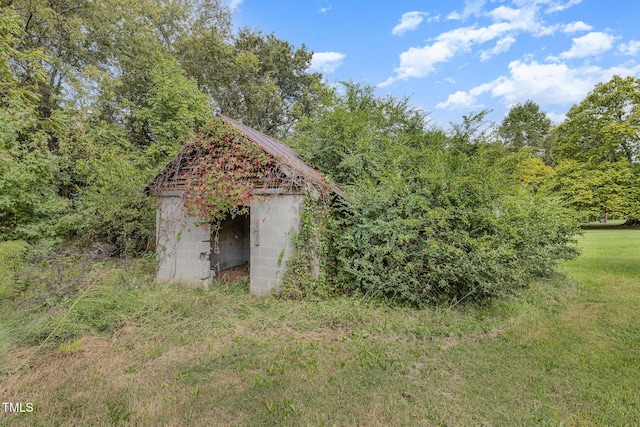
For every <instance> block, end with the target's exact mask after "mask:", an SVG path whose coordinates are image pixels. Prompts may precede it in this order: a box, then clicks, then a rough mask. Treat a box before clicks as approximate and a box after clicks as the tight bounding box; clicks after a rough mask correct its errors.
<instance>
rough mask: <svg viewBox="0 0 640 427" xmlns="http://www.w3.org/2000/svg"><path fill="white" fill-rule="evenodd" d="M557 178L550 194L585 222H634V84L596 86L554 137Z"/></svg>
mask: <svg viewBox="0 0 640 427" xmlns="http://www.w3.org/2000/svg"><path fill="white" fill-rule="evenodd" d="M552 154H553V159H554V162H555V163H556V164H557V170H558V171H559V174H558V176H557V179H556V180H555V183H554V185H553V187H552V188H553V189H554V190H557V191H560V192H561V193H562V194H563V195H565V198H566V200H568V201H569V203H571V204H572V205H573V206H574V207H575V208H576V209H577V210H578V211H580V212H581V213H582V214H583V215H586V216H589V217H594V216H595V217H601V216H605V217H606V216H607V215H608V214H615V215H619V216H622V217H626V218H627V219H628V220H629V221H630V223H633V222H637V220H638V218H639V214H640V212H639V211H638V183H639V182H640V157H638V156H639V155H640V78H636V77H631V76H629V77H625V78H623V77H620V76H614V77H613V78H611V80H609V81H608V82H606V83H602V84H598V85H597V86H596V87H595V88H594V90H593V91H592V92H590V93H589V95H587V97H586V98H585V99H584V100H583V101H582V102H581V103H579V104H577V105H574V106H573V107H571V109H570V110H569V112H568V113H567V119H566V120H565V121H564V122H563V123H562V124H560V125H559V126H558V127H557V128H556V129H555V132H554V142H553V149H552Z"/></svg>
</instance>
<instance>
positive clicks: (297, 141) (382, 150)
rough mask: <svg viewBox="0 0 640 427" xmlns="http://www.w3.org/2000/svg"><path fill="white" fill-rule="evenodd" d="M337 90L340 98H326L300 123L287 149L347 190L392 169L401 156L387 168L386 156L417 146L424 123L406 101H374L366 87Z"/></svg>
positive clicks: (349, 85) (351, 85)
mask: <svg viewBox="0 0 640 427" xmlns="http://www.w3.org/2000/svg"><path fill="white" fill-rule="evenodd" d="M343 86H344V92H345V93H344V94H343V95H339V94H338V93H337V91H335V90H333V91H332V92H329V93H327V94H326V96H325V97H324V98H323V101H322V103H323V104H324V105H323V106H322V107H321V108H318V109H317V110H316V112H315V113H314V114H312V115H310V116H307V117H305V118H304V119H303V120H302V121H301V123H300V124H299V126H298V127H297V133H296V135H295V138H293V139H292V140H291V144H292V145H294V146H295V148H296V149H297V150H298V152H299V153H300V154H301V155H302V156H303V157H304V158H305V159H306V160H307V161H309V162H310V163H311V164H313V165H315V166H317V167H319V168H320V169H321V170H322V171H323V172H324V173H325V174H327V175H328V176H329V177H331V178H332V179H333V180H335V181H336V182H338V183H340V184H347V185H349V184H353V183H355V182H356V181H358V180H361V179H363V178H366V177H369V178H375V177H376V176H377V175H379V174H380V173H382V171H383V170H384V169H387V168H389V167H394V168H395V167H396V166H395V165H398V164H399V162H400V160H401V159H403V158H404V157H405V154H403V153H398V155H399V157H398V158H396V159H394V160H393V161H392V162H391V163H389V160H390V159H389V157H387V155H388V152H389V150H390V149H391V147H392V146H394V145H395V146H402V145H404V144H407V145H419V144H421V142H422V137H423V132H424V127H425V123H426V121H427V118H426V116H425V114H424V113H423V112H421V111H419V110H417V109H415V108H413V107H411V106H410V105H409V101H408V99H406V98H405V99H400V100H398V99H395V98H393V97H387V98H378V97H376V96H375V95H374V91H375V88H374V87H372V86H361V85H358V84H355V83H343ZM442 136H443V137H444V135H442Z"/></svg>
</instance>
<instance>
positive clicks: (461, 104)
mask: <svg viewBox="0 0 640 427" xmlns="http://www.w3.org/2000/svg"><path fill="white" fill-rule="evenodd" d="M494 84H495V83H494V82H490V83H485V84H482V85H480V86H478V87H474V88H473V89H471V90H470V91H469V92H464V91H460V90H459V91H457V92H456V93H454V94H451V95H449V97H448V98H447V100H446V101H445V102H441V103H439V104H437V105H436V108H442V109H446V110H470V109H474V108H482V107H483V106H482V105H481V104H478V103H477V98H478V96H480V95H482V94H483V93H485V92H487V91H489V90H491V88H492V87H493V86H494Z"/></svg>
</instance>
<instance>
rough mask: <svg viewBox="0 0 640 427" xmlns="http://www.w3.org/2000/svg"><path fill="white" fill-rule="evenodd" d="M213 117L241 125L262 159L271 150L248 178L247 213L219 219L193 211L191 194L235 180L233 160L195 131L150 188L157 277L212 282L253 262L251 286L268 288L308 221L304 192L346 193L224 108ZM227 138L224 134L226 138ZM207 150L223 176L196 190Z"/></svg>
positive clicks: (266, 290) (240, 135)
mask: <svg viewBox="0 0 640 427" xmlns="http://www.w3.org/2000/svg"><path fill="white" fill-rule="evenodd" d="M213 120H214V121H218V122H217V123H218V124H221V125H223V126H230V127H231V128H233V129H234V130H236V131H239V133H234V135H238V136H237V137H234V138H236V139H238V138H241V139H242V141H241V143H242V144H246V145H248V146H250V147H253V148H256V147H257V148H258V149H259V150H258V152H259V153H264V154H262V157H261V158H263V159H264V158H265V156H264V155H266V159H267V161H266V163H264V162H263V164H264V166H263V167H262V168H261V169H259V170H255V171H254V172H253V173H252V174H250V176H246V177H245V178H243V179H244V180H245V181H247V183H248V184H249V186H248V187H247V188H248V189H249V192H250V194H249V196H248V197H247V198H246V199H245V200H246V201H247V206H245V209H243V210H244V212H243V214H241V215H236V216H235V217H231V216H227V217H225V218H222V219H220V218H218V219H217V220H216V221H215V222H213V221H210V220H207V219H206V216H204V217H203V216H202V215H196V214H194V212H193V209H191V208H189V203H190V202H189V200H190V199H189V198H190V197H192V198H193V197H194V195H195V196H197V194H194V191H195V192H197V191H198V190H197V188H205V189H206V190H216V186H220V189H223V187H222V186H225V185H228V182H227V179H226V175H225V174H226V172H225V171H226V170H230V171H231V170H232V167H231V166H228V165H227V164H226V163H225V159H221V158H219V157H221V156H220V155H216V152H212V151H211V150H208V149H207V148H206V147H205V146H204V144H203V139H202V138H199V137H198V136H196V137H195V138H193V139H192V140H191V141H189V142H187V143H186V144H185V145H184V146H183V148H182V149H181V150H180V152H179V153H178V154H177V155H176V156H175V158H174V159H173V160H172V161H171V162H170V163H169V164H168V165H167V166H165V167H164V168H163V169H162V170H161V171H160V172H159V173H158V175H157V176H156V178H155V179H154V180H153V181H152V182H150V183H149V185H148V186H147V188H146V189H145V192H146V193H147V194H149V195H152V196H155V197H156V198H157V210H156V253H157V258H158V261H159V266H158V272H157V280H158V282H161V283H171V282H176V283H183V284H187V285H194V286H200V285H204V286H209V285H211V283H212V282H213V278H214V277H216V276H217V275H219V274H220V273H221V272H224V271H225V270H228V269H230V268H234V267H235V268H237V267H239V266H246V267H248V271H249V278H250V283H251V285H250V290H251V293H252V294H257V295H261V294H266V293H269V292H271V291H273V290H277V289H278V288H279V285H280V284H281V282H282V279H283V276H284V273H285V271H286V267H287V260H288V259H289V257H290V256H291V254H292V252H293V240H292V237H293V235H294V234H295V233H296V232H297V231H298V230H299V228H300V226H301V215H302V211H303V208H304V205H305V198H308V197H310V194H314V195H315V196H316V198H317V197H324V198H326V197H331V198H335V196H340V197H343V195H342V192H341V191H340V189H339V188H338V187H337V186H335V185H331V184H328V183H327V181H326V180H325V178H324V176H323V175H322V174H321V173H320V172H319V171H317V170H316V169H314V168H313V167H311V166H309V165H308V164H306V163H304V162H303V161H302V160H301V159H300V158H299V157H298V156H297V155H296V153H295V152H294V151H293V150H292V149H291V148H290V147H289V146H287V145H285V144H284V143H282V142H280V141H278V140H276V139H274V138H272V137H270V136H267V135H265V134H263V133H261V132H259V131H257V130H255V129H252V128H251V127H249V126H246V125H244V124H242V123H240V122H239V121H236V120H233V119H231V118H229V117H226V116H224V115H221V114H218V115H217V116H216V117H214V119H213ZM237 142H238V141H235V143H237ZM225 143H226V142H225V141H223V140H222V138H221V140H220V144H225ZM216 156H217V157H218V158H216ZM203 157H204V158H205V162H204V164H207V165H209V167H213V168H216V169H217V172H218V175H216V176H217V177H219V178H218V179H217V180H214V181H213V182H212V181H207V182H205V185H208V186H210V187H202V186H200V187H197V188H196V189H195V190H194V186H193V183H194V182H197V183H198V184H202V183H203V181H202V180H200V181H198V179H199V177H201V175H202V174H203V172H202V167H201V165H202V164H203V162H202V160H203ZM245 160H249V161H250V162H253V160H254V159H245ZM255 163H256V164H257V163H258V161H257V160H256V162H255ZM221 171H222V172H221ZM220 172H221V173H220Z"/></svg>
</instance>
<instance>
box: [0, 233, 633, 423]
mask: <svg viewBox="0 0 640 427" xmlns="http://www.w3.org/2000/svg"><path fill="white" fill-rule="evenodd" d="M580 246H581V250H582V255H581V256H580V257H579V258H578V259H577V260H574V261H571V262H566V263H563V264H562V265H561V266H560V269H559V270H560V272H561V274H558V275H557V276H555V277H554V278H552V279H550V280H548V281H545V282H542V283H537V284H534V285H533V286H532V287H531V288H530V289H528V290H525V291H523V292H522V294H521V295H519V296H517V297H513V298H506V299H502V300H499V301H494V302H492V303H487V304H484V305H480V306H479V305H459V306H456V307H450V308H442V307H440V308H432V309H427V310H413V309H408V308H390V307H385V306H381V305H379V304H375V303H371V302H366V301H362V300H357V299H348V298H341V299H335V300H330V301H319V302H312V301H283V300H279V299H277V298H273V297H266V298H254V297H252V296H249V295H247V294H246V287H242V286H228V285H224V286H220V287H218V288H216V289H214V290H212V291H201V290H188V289H182V288H178V287H175V286H173V287H172V286H158V285H154V284H153V283H152V280H151V276H150V275H151V272H150V270H149V269H147V270H145V269H144V268H140V266H139V265H137V264H136V263H135V262H133V263H132V262H130V263H129V264H126V265H121V264H118V262H116V261H107V262H102V263H98V264H96V265H94V266H92V267H91V271H89V272H88V273H87V274H88V276H87V277H90V278H91V279H90V280H89V279H88V280H86V281H81V280H80V279H78V277H80V276H73V277H75V278H76V279H74V280H75V281H76V282H75V283H76V285H77V286H78V290H77V291H76V292H75V293H74V294H73V295H74V297H73V298H68V299H64V298H58V301H59V302H58V303H56V304H50V305H47V304H46V303H43V302H41V301H46V298H41V297H39V296H41V295H42V294H43V293H44V291H43V290H42V289H43V288H38V287H36V286H35V285H34V290H31V291H30V290H28V286H26V285H25V284H24V283H23V284H22V286H23V288H26V289H27V290H23V295H22V296H20V297H15V292H14V297H13V298H14V299H13V300H12V301H11V303H10V304H9V302H6V301H9V300H7V298H8V297H7V295H10V294H11V292H10V290H9V288H8V285H6V286H5V290H4V291H3V292H4V298H5V304H4V305H3V306H2V309H3V312H0V400H2V401H3V402H22V403H27V402H29V403H32V404H33V412H30V413H22V414H15V413H7V412H3V408H2V407H1V406H0V426H4V425H32V424H36V423H39V424H40V425H150V426H151V425H153V426H160V425H167V426H181V425H184V426H186V425H249V426H255V425H304V426H306V425H314V426H315V425H326V426H332V425H338V426H345V425H362V426H367V425H370V426H377V425H407V426H414V425H427V426H428V425H436V426H439V425H448V426H467V425H487V426H514V425H523V426H528V425H549V426H558V425H565V426H573V425H577V426H590V425H593V426H600V425H607V426H618V425H621V426H622V425H640V230H621V229H607V230H588V231H586V232H585V233H584V235H583V236H582V237H581V238H580ZM0 249H1V248H0ZM0 255H1V251H0ZM14 264H15V263H14ZM16 268H17V267H16ZM64 268H67V270H64ZM64 268H63V267H59V268H58V270H55V271H53V269H52V270H51V271H53V272H51V271H50V272H49V273H47V274H54V275H55V274H58V275H59V279H57V280H62V281H64V280H65V279H64V278H65V277H67V276H69V275H71V273H72V270H73V268H78V267H77V263H76V264H75V265H73V266H67V267H64ZM0 269H2V266H0ZM63 270H64V271H63ZM56 271H57V273H56ZM60 271H62V273H61V272H60ZM65 271H66V273H65ZM76 273H78V272H75V273H74V274H76ZM8 274H9V273H7V272H6V271H5V272H4V273H3V276H4V277H5V278H6V277H9V276H8ZM30 274H31V276H29V275H27V277H32V278H33V280H35V279H36V278H37V277H38V276H37V274H38V273H37V272H36V273H34V272H31V273H30ZM78 274H80V273H78ZM56 277H58V276H56ZM49 279H51V277H49V278H48V279H47V280H49ZM51 280H52V279H51ZM52 283H54V282H53V281H52ZM60 286H63V285H62V284H61V285H60ZM83 286H84V288H83ZM87 288H89V290H88V291H86V292H85V293H84V294H83V296H82V298H80V299H79V300H78V299H77V298H78V296H79V295H81V294H82V292H84V291H83V289H84V290H86V289H87ZM38 292H39V293H38ZM2 295H3V293H1V292H0V298H2ZM74 301H77V302H76V303H75V305H74ZM7 307H11V309H12V311H11V312H9V311H8V310H7ZM69 310H71V311H69ZM68 313H70V314H68ZM65 316H66V317H65ZM43 319H44V320H43ZM56 326H59V328H58V329H57V330H56V332H55V333H54V334H53V335H52V337H51V338H50V339H49V341H47V342H46V343H45V345H44V346H42V348H39V345H40V344H41V343H42V342H43V340H44V339H45V338H46V337H47V335H48V333H49V332H51V330H52V329H53V328H54V327H56Z"/></svg>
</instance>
